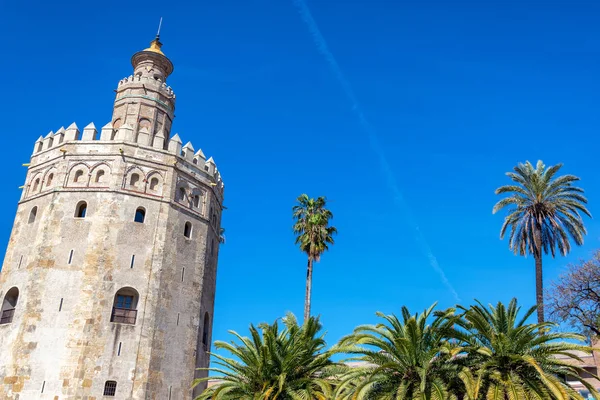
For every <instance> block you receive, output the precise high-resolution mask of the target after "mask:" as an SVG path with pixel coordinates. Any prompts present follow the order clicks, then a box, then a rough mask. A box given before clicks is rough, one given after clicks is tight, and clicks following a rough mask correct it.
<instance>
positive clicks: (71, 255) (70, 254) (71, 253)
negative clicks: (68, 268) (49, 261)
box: [69, 250, 73, 265]
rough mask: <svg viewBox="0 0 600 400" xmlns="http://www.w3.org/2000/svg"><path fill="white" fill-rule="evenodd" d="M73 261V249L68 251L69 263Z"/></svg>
mask: <svg viewBox="0 0 600 400" xmlns="http://www.w3.org/2000/svg"><path fill="white" fill-rule="evenodd" d="M71 262H73V250H71V252H70V253H69V265H70V264H71Z"/></svg>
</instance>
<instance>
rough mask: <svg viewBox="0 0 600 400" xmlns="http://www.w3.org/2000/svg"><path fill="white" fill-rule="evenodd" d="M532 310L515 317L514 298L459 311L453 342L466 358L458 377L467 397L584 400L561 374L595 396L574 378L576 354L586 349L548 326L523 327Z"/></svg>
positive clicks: (578, 372)
mask: <svg viewBox="0 0 600 400" xmlns="http://www.w3.org/2000/svg"><path fill="white" fill-rule="evenodd" d="M535 308H536V307H535V306H533V307H531V308H530V309H529V310H528V311H527V312H526V313H525V314H523V315H522V316H519V312H520V307H518V305H517V301H516V300H515V299H513V300H512V301H511V302H510V303H509V304H508V307H507V306H505V305H504V304H502V303H500V302H499V303H498V304H497V305H496V306H495V307H494V306H491V305H490V306H489V308H486V307H484V306H483V305H482V304H481V303H479V302H478V303H477V304H476V305H473V306H471V307H470V308H468V309H466V308H463V310H464V314H463V315H462V318H461V319H459V320H457V325H458V326H460V327H461V328H463V329H462V332H461V331H457V332H458V335H457V338H459V339H460V342H461V344H462V346H463V351H464V352H465V353H466V354H467V357H466V359H467V361H468V362H467V365H468V367H469V368H465V369H463V371H462V373H461V374H460V378H461V379H462V381H463V382H464V384H465V387H466V391H467V394H468V395H467V397H466V398H467V399H470V400H479V399H487V400H505V399H524V400H528V399H554V400H570V399H583V398H582V396H581V395H579V394H578V393H577V392H576V391H575V390H574V389H573V388H571V387H570V386H569V385H568V384H567V383H566V382H565V381H564V380H563V377H565V376H569V377H571V378H572V379H576V380H578V381H579V382H581V383H582V384H583V385H584V386H585V387H586V388H587V389H588V390H589V391H590V392H591V393H592V394H594V395H595V396H598V393H597V392H596V390H595V389H594V388H593V387H592V385H590V384H589V383H587V382H586V381H585V380H583V379H580V378H579V376H581V374H582V373H584V372H585V371H584V370H583V368H581V367H578V366H576V365H574V364H575V363H574V362H573V361H575V360H578V361H581V360H580V359H579V357H578V356H577V355H576V354H577V353H576V352H577V351H579V352H584V353H589V352H590V349H589V347H587V346H582V345H579V344H576V343H573V342H572V343H569V342H567V341H568V340H571V341H572V340H577V341H582V340H584V339H585V338H584V337H583V336H580V335H575V334H568V333H560V332H557V333H549V332H547V331H548V330H549V327H550V326H552V325H553V324H552V323H548V322H545V323H533V324H527V323H526V320H527V319H528V318H529V317H530V316H531V315H532V314H533V313H534V312H535ZM559 356H560V358H559ZM596 398H597V397H596Z"/></svg>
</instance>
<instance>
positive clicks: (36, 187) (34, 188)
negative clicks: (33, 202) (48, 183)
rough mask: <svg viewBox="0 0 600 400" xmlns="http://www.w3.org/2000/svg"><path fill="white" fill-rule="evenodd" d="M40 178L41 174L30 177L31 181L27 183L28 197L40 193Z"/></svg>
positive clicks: (41, 182)
mask: <svg viewBox="0 0 600 400" xmlns="http://www.w3.org/2000/svg"><path fill="white" fill-rule="evenodd" d="M42 178H43V175H42V173H41V172H38V173H37V174H35V175H33V176H32V177H31V180H30V181H29V187H28V189H27V195H28V196H32V195H34V194H36V193H39V192H40V191H41V189H42V184H43V181H42Z"/></svg>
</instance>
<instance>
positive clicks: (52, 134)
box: [44, 131, 54, 139]
mask: <svg viewBox="0 0 600 400" xmlns="http://www.w3.org/2000/svg"><path fill="white" fill-rule="evenodd" d="M52 136H54V132H52V131H50V132H48V134H47V135H46V136H45V137H44V138H45V139H46V138H50V137H52Z"/></svg>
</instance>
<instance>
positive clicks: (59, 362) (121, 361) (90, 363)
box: [0, 37, 223, 400]
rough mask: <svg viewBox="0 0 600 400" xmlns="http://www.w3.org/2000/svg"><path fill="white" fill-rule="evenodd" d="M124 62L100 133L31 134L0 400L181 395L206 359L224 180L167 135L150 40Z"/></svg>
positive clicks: (2, 287)
mask: <svg viewBox="0 0 600 400" xmlns="http://www.w3.org/2000/svg"><path fill="white" fill-rule="evenodd" d="M131 61H132V64H133V67H134V73H133V75H131V76H129V77H128V78H125V79H122V80H121V81H120V82H119V84H118V88H117V90H116V92H117V95H116V99H115V103H114V111H113V118H112V121H111V122H110V123H108V124H106V125H105V126H104V127H103V128H102V129H101V131H100V132H98V131H97V129H96V127H95V126H94V124H93V123H92V124H89V125H88V126H86V127H85V128H84V129H83V132H81V134H80V131H79V129H78V128H77V126H76V125H75V124H72V125H70V126H69V127H68V128H67V129H64V128H60V129H59V130H58V131H56V133H53V132H50V133H49V134H48V135H46V136H45V137H40V138H39V140H38V141H37V142H36V143H35V147H34V151H33V155H32V157H31V162H30V165H29V168H28V171H27V178H26V182H25V185H24V187H23V195H22V197H21V200H20V202H19V205H18V209H17V215H16V218H15V223H14V226H13V230H12V233H11V237H10V241H9V244H8V249H7V251H6V256H5V259H4V264H3V266H2V271H1V273H0V300H1V301H2V309H1V315H0V399H20V400H33V399H52V400H55V399H60V400H63V399H64V400H66V399H88V400H92V399H104V398H110V397H114V398H116V399H140V400H141V399H157V400H158V399H160V400H165V399H167V400H168V399H171V400H180V399H190V398H192V392H191V389H190V387H191V383H192V380H193V378H194V375H196V376H199V374H201V373H200V372H198V371H195V368H196V367H206V366H208V362H209V360H208V356H207V351H208V350H209V347H210V342H211V329H212V321H213V315H212V314H213V305H214V297H215V279H216V269H217V256H218V251H219V238H220V235H219V232H220V221H221V211H222V209H223V182H222V180H221V177H220V174H219V172H218V171H217V168H216V166H215V163H214V162H213V160H212V158H209V159H208V160H206V159H205V156H204V154H203V153H202V150H198V151H197V152H195V151H194V148H193V146H192V144H191V143H188V144H186V145H185V146H182V142H181V140H180V138H179V136H178V135H174V136H171V134H170V130H171V124H172V121H173V116H174V114H173V112H174V106H175V95H174V94H173V90H172V89H171V88H170V87H168V86H167V84H166V80H167V77H168V76H169V74H171V72H172V71H173V64H172V63H171V61H170V60H169V59H168V58H167V57H166V56H165V55H164V54H163V53H162V51H161V43H160V41H159V40H158V37H157V38H156V39H155V40H154V41H152V43H151V46H150V47H149V48H148V49H145V50H143V51H140V52H138V53H136V54H135V55H134V56H133V57H132V60H131Z"/></svg>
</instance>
